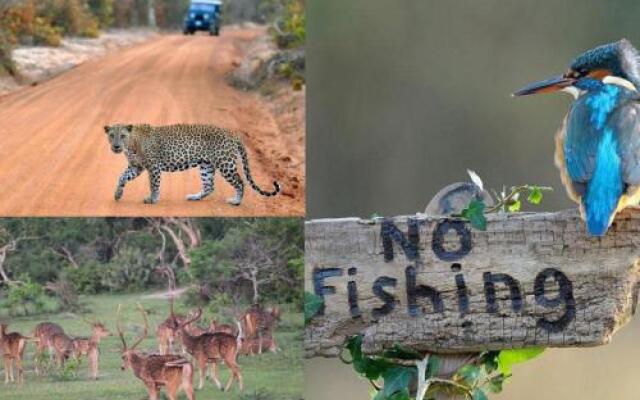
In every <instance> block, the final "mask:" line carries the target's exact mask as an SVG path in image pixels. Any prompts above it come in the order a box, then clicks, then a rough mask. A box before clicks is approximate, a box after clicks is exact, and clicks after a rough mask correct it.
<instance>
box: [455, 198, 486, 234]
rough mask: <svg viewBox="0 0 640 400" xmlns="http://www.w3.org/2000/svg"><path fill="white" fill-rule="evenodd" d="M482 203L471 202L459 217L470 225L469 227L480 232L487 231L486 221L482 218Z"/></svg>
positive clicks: (479, 201) (477, 201) (478, 201)
mask: <svg viewBox="0 0 640 400" xmlns="http://www.w3.org/2000/svg"><path fill="white" fill-rule="evenodd" d="M484 208H485V205H484V202H483V201H481V200H473V201H472V202H471V203H469V206H468V207H467V208H465V209H464V210H462V213H460V216H461V217H462V218H464V219H466V220H468V221H469V222H470V223H471V226H473V227H474V228H476V229H478V230H480V231H486V230H487V219H486V218H485V216H484Z"/></svg>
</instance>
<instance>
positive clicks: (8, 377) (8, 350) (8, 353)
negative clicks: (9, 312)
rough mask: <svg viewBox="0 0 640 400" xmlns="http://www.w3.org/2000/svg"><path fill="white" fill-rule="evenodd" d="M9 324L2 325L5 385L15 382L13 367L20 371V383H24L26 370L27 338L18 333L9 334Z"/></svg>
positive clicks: (0, 348) (0, 344)
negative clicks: (24, 363)
mask: <svg viewBox="0 0 640 400" xmlns="http://www.w3.org/2000/svg"><path fill="white" fill-rule="evenodd" d="M8 327H9V324H7V323H6V322H1V323H0V351H1V352H2V358H3V360H4V383H5V385H6V384H8V383H9V382H15V377H14V375H13V365H14V364H15V366H16V369H17V370H18V383H23V382H24V369H23V368H22V357H23V356H24V348H25V345H26V343H27V342H26V340H27V339H29V338H28V337H26V336H22V335H21V334H19V333H17V332H11V333H7V328H8Z"/></svg>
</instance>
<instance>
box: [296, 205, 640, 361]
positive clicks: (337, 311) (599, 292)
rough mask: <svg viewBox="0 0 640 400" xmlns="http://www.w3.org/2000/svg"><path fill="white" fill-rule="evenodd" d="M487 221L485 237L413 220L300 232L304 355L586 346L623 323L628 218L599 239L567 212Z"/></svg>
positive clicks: (639, 269)
mask: <svg viewBox="0 0 640 400" xmlns="http://www.w3.org/2000/svg"><path fill="white" fill-rule="evenodd" d="M487 219H488V224H487V230H486V231H478V230H475V229H473V228H472V227H471V226H470V225H469V224H468V223H467V222H465V221H461V220H459V219H455V218H431V217H425V216H420V215H417V216H411V217H395V218H390V219H383V218H376V219H374V220H361V219H357V218H348V219H327V220H316V221H310V222H307V224H306V244H305V245H306V272H305V290H307V291H309V292H313V293H316V294H318V295H320V296H322V297H323V298H324V302H325V303H324V308H323V309H322V310H321V312H320V313H319V315H317V316H316V317H314V318H313V319H312V320H311V321H310V322H309V324H308V325H307V327H306V330H305V355H306V356H307V357H315V356H325V357H335V356H337V355H338V353H339V351H340V349H341V346H342V344H343V343H344V340H345V338H346V337H348V336H350V335H354V334H358V333H361V334H363V335H364V341H363V350H364V351H365V352H366V353H369V354H376V353H380V352H381V351H383V350H384V349H387V348H390V347H391V346H393V345H394V344H395V343H400V344H402V345H404V346H408V347H412V348H414V349H416V350H419V351H424V352H437V353H445V354H446V353H473V352H481V351H484V350H488V349H493V350H497V349H505V348H519V347H529V346H543V347H576V346H597V345H602V344H606V343H608V342H609V341H610V340H611V337H612V335H613V334H614V333H615V332H616V331H617V330H618V329H619V328H620V327H622V326H623V325H624V324H625V323H626V322H627V321H628V320H629V318H630V317H631V315H632V314H633V313H634V311H635V305H636V300H637V289H638V282H639V281H640V262H639V261H638V260H639V259H640V212H638V211H636V210H629V211H625V212H624V213H622V214H621V215H619V216H618V218H617V219H616V221H615V222H614V224H613V225H612V227H611V229H610V230H609V232H608V233H607V235H606V236H605V237H602V238H594V237H589V236H587V235H586V234H585V230H584V222H583V221H582V220H581V219H580V217H579V215H578V213H577V212H576V211H563V212H558V213H535V214H532V213H520V214H494V215H489V216H488V218H487Z"/></svg>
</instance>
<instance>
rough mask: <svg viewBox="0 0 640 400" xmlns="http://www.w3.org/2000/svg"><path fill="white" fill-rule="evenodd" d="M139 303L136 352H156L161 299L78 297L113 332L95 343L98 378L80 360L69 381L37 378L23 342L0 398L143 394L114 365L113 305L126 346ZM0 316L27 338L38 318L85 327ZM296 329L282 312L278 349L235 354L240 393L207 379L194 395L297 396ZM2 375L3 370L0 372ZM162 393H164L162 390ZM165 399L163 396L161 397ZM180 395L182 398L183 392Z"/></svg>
mask: <svg viewBox="0 0 640 400" xmlns="http://www.w3.org/2000/svg"><path fill="white" fill-rule="evenodd" d="M138 301H140V302H141V303H142V305H143V307H144V308H145V309H146V310H147V312H148V314H149V337H148V338H147V339H146V340H145V341H144V342H143V343H141V344H140V346H139V349H140V350H149V351H157V345H156V340H155V328H156V326H157V324H158V323H159V322H160V321H162V320H163V319H164V318H165V317H166V315H167V312H168V307H167V302H166V301H165V300H162V299H154V298H149V297H148V296H145V295H144V294H139V295H103V296H91V297H88V296H87V297H83V298H82V302H83V303H85V304H86V306H87V307H88V309H90V310H91V311H92V312H91V313H90V314H88V316H89V317H90V316H93V315H95V316H96V317H97V318H98V319H99V320H101V321H102V322H104V323H105V324H106V325H107V327H108V328H109V329H110V330H111V331H112V332H114V334H115V336H111V337H108V338H106V339H104V340H103V341H102V343H101V345H100V348H101V353H100V377H99V380H98V381H93V380H90V379H88V366H87V362H86V360H83V363H82V364H81V365H80V367H79V369H78V375H77V377H76V378H75V379H73V380H70V381H60V380H59V379H57V378H56V377H54V376H53V375H54V374H53V373H51V374H50V375H49V376H46V377H37V376H36V375H35V373H34V370H33V361H34V360H33V358H34V357H33V354H34V350H35V346H34V344H33V343H29V344H28V345H27V351H26V353H25V370H26V374H25V384H24V385H22V386H18V385H16V384H10V385H7V386H3V385H2V383H0V398H1V399H3V400H17V399H29V400H54V399H55V400H71V399H74V400H80V399H81V400H86V399H92V400H94V399H95V400H102V399H105V400H106V399H109V400H112V399H127V400H131V399H135V400H138V399H145V398H147V392H146V390H145V388H144V386H143V385H142V382H141V381H140V380H138V379H137V378H136V377H135V376H134V375H133V373H132V372H131V370H127V371H122V370H121V369H120V365H121V362H120V353H119V349H120V340H119V338H118V336H117V334H116V332H117V331H116V328H115V327H116V325H115V319H116V309H117V307H118V304H122V307H123V309H122V320H123V326H124V329H125V333H126V337H127V343H129V344H131V343H132V341H133V340H135V337H136V336H137V334H138V333H139V332H141V329H142V325H143V324H142V318H141V316H140V313H139V312H138V311H137V309H136V302H138ZM0 312H2V311H1V310H0ZM0 318H2V319H6V320H8V321H10V323H11V325H10V327H9V331H11V332H13V331H17V332H21V333H22V334H24V335H26V336H31V334H32V332H33V328H34V327H35V326H36V325H37V324H38V323H39V322H42V321H51V322H56V323H59V324H60V325H62V326H63V327H64V329H65V332H67V333H69V334H71V335H78V336H81V335H82V336H86V335H88V334H89V331H90V328H89V326H88V325H87V324H86V323H85V322H83V320H82V318H81V317H80V316H78V315H73V314H55V315H47V316H38V317H21V318H10V317H8V316H6V315H2V314H0ZM302 327H303V318H302V314H301V313H291V312H285V313H284V315H283V317H282V321H281V323H280V325H279V327H278V329H277V330H276V332H275V336H276V339H277V341H278V346H279V347H280V349H281V350H280V351H279V352H278V353H276V354H272V353H265V354H262V355H259V356H253V357H245V356H240V358H239V363H240V368H241V369H242V376H243V378H244V391H243V392H240V391H239V390H238V386H237V383H235V382H234V384H233V386H232V389H231V390H230V391H229V392H228V393H223V392H221V391H219V390H218V389H217V387H216V386H215V384H214V383H213V382H211V381H210V380H207V382H206V383H205V386H204V389H203V390H201V391H196V398H198V399H221V400H223V399H229V400H231V399H238V400H252V399H255V400H258V399H260V400H275V399H302V390H303V375H302ZM218 371H219V375H220V380H221V382H223V384H224V383H225V382H226V380H227V379H228V377H229V369H228V368H227V367H226V366H224V365H222V366H221V367H220V368H218ZM194 375H195V376H194V387H197V384H198V378H197V368H196V370H195V374H194ZM0 378H2V379H4V373H2V374H0ZM163 396H164V394H163ZM164 398H166V396H165V397H164ZM180 399H186V397H185V396H184V394H183V393H181V394H180Z"/></svg>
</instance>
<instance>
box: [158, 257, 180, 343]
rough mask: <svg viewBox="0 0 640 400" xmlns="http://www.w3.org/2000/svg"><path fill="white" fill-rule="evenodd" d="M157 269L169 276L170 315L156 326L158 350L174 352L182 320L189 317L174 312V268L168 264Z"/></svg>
mask: <svg viewBox="0 0 640 400" xmlns="http://www.w3.org/2000/svg"><path fill="white" fill-rule="evenodd" d="M157 269H158V270H159V271H160V272H161V273H162V274H164V275H165V276H166V277H167V283H168V290H169V291H168V293H169V316H168V317H167V318H166V319H165V320H164V321H162V322H161V323H160V324H159V325H158V327H157V328H156V338H157V340H158V351H160V354H172V353H173V352H174V343H175V341H176V332H177V331H178V326H179V325H180V324H181V323H182V322H184V321H186V319H187V317H186V316H184V315H181V314H176V313H175V312H174V307H173V303H174V301H173V299H174V294H175V291H176V287H175V279H176V278H175V275H174V273H173V270H172V269H171V268H169V267H167V266H163V267H158V268H157ZM182 352H183V353H184V347H183V348H182Z"/></svg>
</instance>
